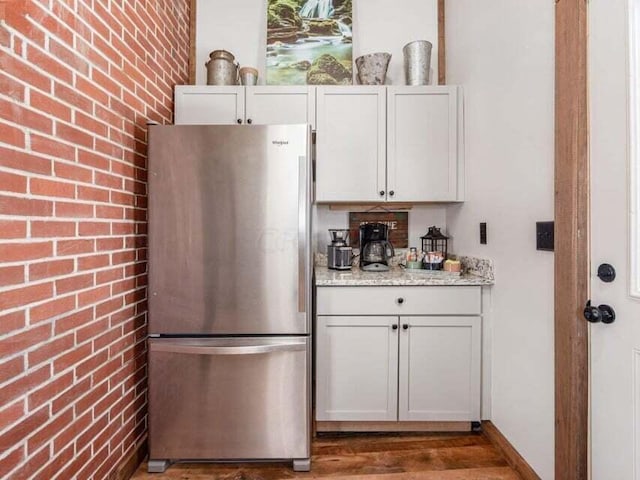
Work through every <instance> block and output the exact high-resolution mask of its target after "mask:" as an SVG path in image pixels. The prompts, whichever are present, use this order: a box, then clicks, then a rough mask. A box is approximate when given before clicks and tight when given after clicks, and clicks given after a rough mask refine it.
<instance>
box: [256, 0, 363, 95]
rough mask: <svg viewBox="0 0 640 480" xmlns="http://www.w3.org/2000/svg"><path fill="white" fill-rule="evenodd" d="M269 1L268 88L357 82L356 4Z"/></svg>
mask: <svg viewBox="0 0 640 480" xmlns="http://www.w3.org/2000/svg"><path fill="white" fill-rule="evenodd" d="M267 2H268V4H267V63H266V64H267V75H266V79H267V85H351V84H352V83H353V66H352V65H353V61H352V57H353V48H352V30H351V28H352V10H353V7H352V0H267Z"/></svg>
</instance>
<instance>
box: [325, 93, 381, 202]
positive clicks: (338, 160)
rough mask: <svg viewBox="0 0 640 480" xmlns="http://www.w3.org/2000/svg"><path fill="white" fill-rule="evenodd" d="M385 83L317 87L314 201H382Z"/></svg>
mask: <svg viewBox="0 0 640 480" xmlns="http://www.w3.org/2000/svg"><path fill="white" fill-rule="evenodd" d="M385 99H386V90H385V87H366V86H358V87H318V89H317V121H318V125H317V129H316V130H317V133H316V201H318V202H371V201H384V200H386V198H387V196H386V181H385V178H386V134H385V133H386V132H385V130H386V100H385Z"/></svg>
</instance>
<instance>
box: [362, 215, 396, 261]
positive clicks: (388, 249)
mask: <svg viewBox="0 0 640 480" xmlns="http://www.w3.org/2000/svg"><path fill="white" fill-rule="evenodd" d="M393 255H394V250H393V245H391V243H390V242H389V227H387V226H386V225H385V224H384V223H366V224H364V225H360V268H361V269H362V270H364V271H366V272H386V271H387V270H389V259H390V258H391V257H393Z"/></svg>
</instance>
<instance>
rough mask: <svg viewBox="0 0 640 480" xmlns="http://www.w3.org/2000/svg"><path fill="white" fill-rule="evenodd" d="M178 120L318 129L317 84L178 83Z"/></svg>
mask: <svg viewBox="0 0 640 480" xmlns="http://www.w3.org/2000/svg"><path fill="white" fill-rule="evenodd" d="M175 123H176V125H180V124H182V125H184V124H191V125H232V124H254V125H289V124H297V123H308V124H311V126H312V128H315V87H258V86H256V87H243V86H211V85H208V86H190V85H180V86H176V90H175Z"/></svg>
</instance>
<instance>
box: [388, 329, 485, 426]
mask: <svg viewBox="0 0 640 480" xmlns="http://www.w3.org/2000/svg"><path fill="white" fill-rule="evenodd" d="M400 323H401V325H402V326H401V329H400V374H399V375H400V381H399V387H398V388H399V394H398V397H399V405H398V417H399V419H400V420H424V421H477V420H480V328H481V317H400ZM405 325H406V326H407V328H405Z"/></svg>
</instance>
